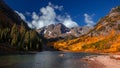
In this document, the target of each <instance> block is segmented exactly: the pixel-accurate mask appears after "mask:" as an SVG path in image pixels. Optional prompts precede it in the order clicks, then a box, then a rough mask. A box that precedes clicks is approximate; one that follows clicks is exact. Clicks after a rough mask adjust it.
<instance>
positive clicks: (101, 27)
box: [51, 6, 120, 52]
mask: <svg viewBox="0 0 120 68" xmlns="http://www.w3.org/2000/svg"><path fill="white" fill-rule="evenodd" d="M119 38H120V6H117V7H115V8H112V9H111V11H110V12H109V13H108V14H107V15H106V16H105V17H103V18H101V19H100V20H99V21H98V23H97V24H96V25H95V26H94V28H93V29H92V30H90V31H89V32H88V33H87V34H85V35H83V36H81V37H79V38H77V39H73V40H68V41H58V42H53V43H51V45H53V46H54V48H56V49H59V50H63V51H66V50H68V51H87V52H119V51H120V43H119V42H120V39H119Z"/></svg>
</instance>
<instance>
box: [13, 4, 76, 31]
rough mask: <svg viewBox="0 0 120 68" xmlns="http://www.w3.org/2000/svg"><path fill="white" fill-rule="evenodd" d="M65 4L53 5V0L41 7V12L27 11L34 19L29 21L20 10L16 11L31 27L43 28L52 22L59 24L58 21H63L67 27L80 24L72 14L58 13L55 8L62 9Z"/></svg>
mask: <svg viewBox="0 0 120 68" xmlns="http://www.w3.org/2000/svg"><path fill="white" fill-rule="evenodd" d="M62 9H63V6H58V5H53V4H52V3H51V2H49V3H48V5H47V6H46V7H42V8H41V9H40V13H41V15H40V14H38V13H36V12H32V13H30V12H26V14H27V15H29V16H31V18H32V21H31V22H28V21H27V20H26V18H25V16H24V15H23V14H22V13H20V12H18V11H15V12H16V13H18V15H19V16H20V17H21V18H22V19H23V20H24V21H25V22H27V23H28V26H29V27H30V28H36V29H39V28H42V27H44V26H48V25H50V24H57V23H63V24H64V25H65V26H66V27H68V28H71V27H74V26H78V24H77V23H76V22H74V21H73V20H72V19H71V17H70V15H68V14H67V15H66V14H65V15H58V14H57V13H56V12H55V10H59V11H62Z"/></svg>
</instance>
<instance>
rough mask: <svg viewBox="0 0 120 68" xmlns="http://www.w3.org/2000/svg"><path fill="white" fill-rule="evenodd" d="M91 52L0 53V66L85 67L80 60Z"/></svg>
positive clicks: (34, 67)
mask: <svg viewBox="0 0 120 68" xmlns="http://www.w3.org/2000/svg"><path fill="white" fill-rule="evenodd" d="M88 55H91V54H88V53H71V52H49V51H44V52H38V53H36V54H23V55H20V54H16V55H0V68H87V67H88V64H87V63H85V62H83V61H82V60H80V59H81V58H83V57H85V56H88Z"/></svg>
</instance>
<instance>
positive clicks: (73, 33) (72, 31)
mask: <svg viewBox="0 0 120 68" xmlns="http://www.w3.org/2000/svg"><path fill="white" fill-rule="evenodd" d="M90 29H92V27H88V26H84V27H78V26H77V27H72V28H67V27H66V26H65V25H63V24H62V23H58V24H56V25H54V24H51V25H49V26H46V27H43V28H41V29H38V30H37V32H38V33H39V34H40V35H41V36H44V37H45V38H47V39H50V38H59V37H61V38H66V37H73V38H77V37H80V36H81V35H84V34H86V33H87V32H88V31H89V30H90Z"/></svg>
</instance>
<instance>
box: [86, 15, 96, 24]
mask: <svg viewBox="0 0 120 68" xmlns="http://www.w3.org/2000/svg"><path fill="white" fill-rule="evenodd" d="M84 17H85V23H86V24H87V25H86V26H94V25H95V22H94V21H93V19H92V17H93V15H88V14H87V13H85V14H84Z"/></svg>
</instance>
